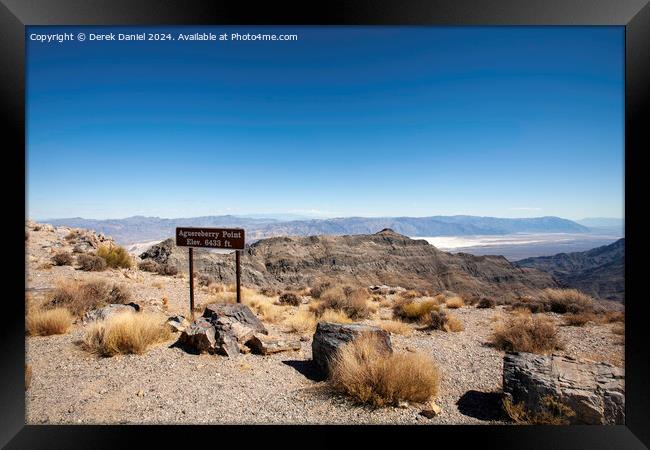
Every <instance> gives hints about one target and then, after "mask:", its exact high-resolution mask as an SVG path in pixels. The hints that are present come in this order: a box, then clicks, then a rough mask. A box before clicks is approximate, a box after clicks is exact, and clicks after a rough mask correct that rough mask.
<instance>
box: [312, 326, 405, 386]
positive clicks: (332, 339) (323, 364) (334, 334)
mask: <svg viewBox="0 0 650 450" xmlns="http://www.w3.org/2000/svg"><path fill="white" fill-rule="evenodd" d="M362 333H372V334H375V335H376V336H377V337H378V338H379V341H380V342H381V343H382V345H383V347H384V349H385V350H386V351H387V352H389V353H392V351H393V347H392V346H391V342H390V334H389V333H387V332H386V331H384V330H382V329H381V328H378V327H374V326H371V325H362V324H357V323H354V324H338V323H330V322H319V323H318V325H317V327H316V332H315V333H314V339H313V340H312V344H311V349H312V359H313V362H314V364H315V366H316V367H317V368H318V370H319V371H321V373H323V374H325V375H327V374H328V373H329V371H330V363H331V360H332V358H333V357H334V355H335V354H336V352H337V351H338V349H339V348H340V347H341V346H342V345H345V344H347V343H348V342H351V341H353V340H354V339H356V338H357V337H358V336H360V335H361V334H362Z"/></svg>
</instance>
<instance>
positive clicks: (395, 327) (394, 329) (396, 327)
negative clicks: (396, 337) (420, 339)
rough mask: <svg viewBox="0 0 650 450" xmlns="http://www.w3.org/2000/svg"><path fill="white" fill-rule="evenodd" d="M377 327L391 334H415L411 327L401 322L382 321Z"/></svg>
mask: <svg viewBox="0 0 650 450" xmlns="http://www.w3.org/2000/svg"><path fill="white" fill-rule="evenodd" d="M377 326H378V327H379V328H381V329H382V330H384V331H388V332H389V333H391V334H401V335H405V336H408V335H410V334H411V333H412V332H413V330H412V329H411V327H410V326H408V325H407V324H406V323H404V322H401V321H399V320H382V321H380V322H379V323H377Z"/></svg>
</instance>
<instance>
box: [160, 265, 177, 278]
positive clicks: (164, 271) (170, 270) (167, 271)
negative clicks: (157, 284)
mask: <svg viewBox="0 0 650 450" xmlns="http://www.w3.org/2000/svg"><path fill="white" fill-rule="evenodd" d="M177 273H178V267H176V266H173V265H171V264H169V263H166V264H160V266H159V267H158V274H159V275H170V276H173V275H176V274H177Z"/></svg>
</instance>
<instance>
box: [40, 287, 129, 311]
mask: <svg viewBox="0 0 650 450" xmlns="http://www.w3.org/2000/svg"><path fill="white" fill-rule="evenodd" d="M130 299H131V293H130V291H129V289H128V288H127V287H125V286H122V285H119V284H109V283H107V282H106V281H103V280H90V281H85V282H80V281H73V280H64V281H61V282H59V283H58V284H57V285H56V286H55V288H54V290H53V292H52V295H51V297H50V299H49V302H48V304H49V305H50V306H54V307H65V308H67V309H68V310H69V311H70V312H71V313H72V314H73V315H75V316H77V317H81V316H83V315H84V314H85V313H86V312H87V311H89V310H91V309H96V308H101V307H102V306H106V305H108V304H110V303H122V304H124V303H127V302H128V301H129V300H130Z"/></svg>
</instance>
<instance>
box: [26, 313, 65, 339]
mask: <svg viewBox="0 0 650 450" xmlns="http://www.w3.org/2000/svg"><path fill="white" fill-rule="evenodd" d="M72 321H73V317H72V314H70V311H68V310H67V309H66V308H53V309H45V310H32V311H29V312H28V314H27V323H26V329H27V334H29V335H30V336H50V335H53V334H65V333H67V332H68V330H70V327H71V326H72Z"/></svg>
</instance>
